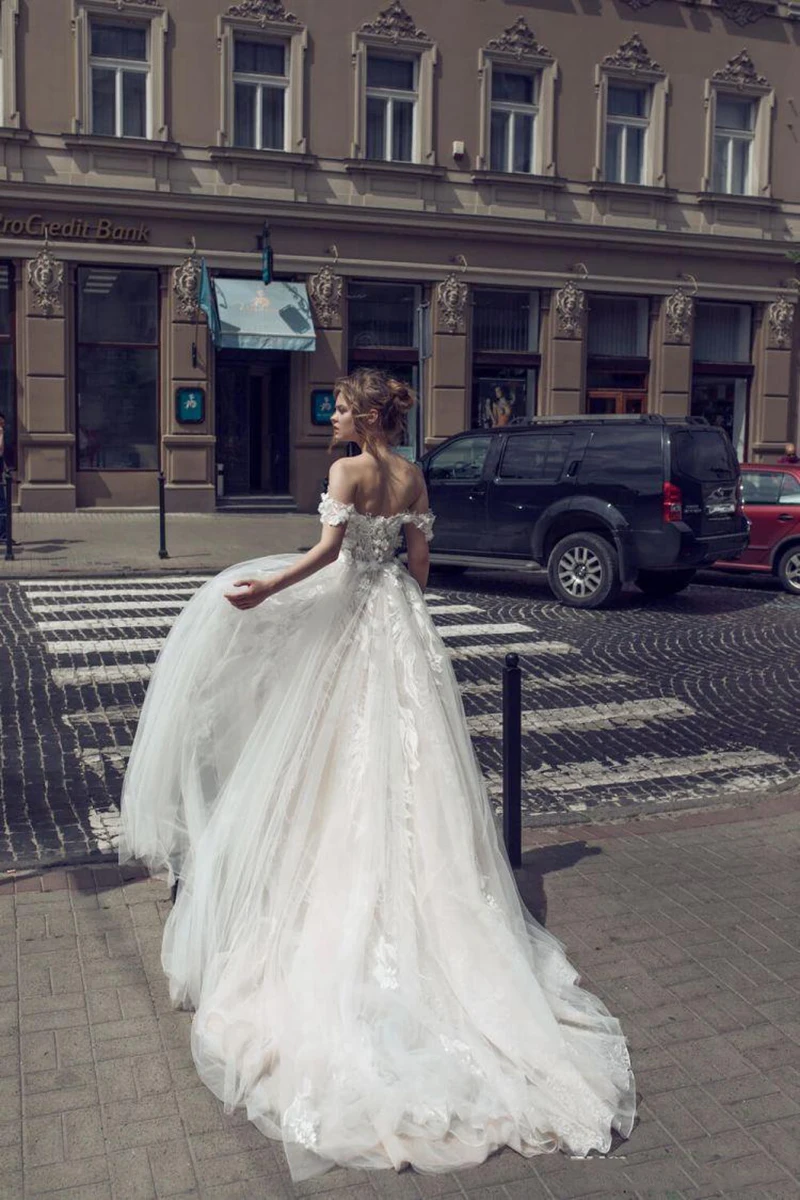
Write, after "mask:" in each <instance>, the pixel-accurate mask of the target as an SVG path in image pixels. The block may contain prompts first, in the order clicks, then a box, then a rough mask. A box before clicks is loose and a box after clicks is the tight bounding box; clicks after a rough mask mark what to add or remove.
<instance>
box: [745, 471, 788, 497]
mask: <svg viewBox="0 0 800 1200" xmlns="http://www.w3.org/2000/svg"><path fill="white" fill-rule="evenodd" d="M782 478H783V477H782V476H781V475H778V474H774V475H773V474H771V473H770V474H768V473H767V472H766V471H765V472H764V473H763V474H762V473H761V472H758V473H756V472H755V471H743V472H742V500H743V501H744V503H745V504H777V503H778V499H779V497H780V494H781V479H782Z"/></svg>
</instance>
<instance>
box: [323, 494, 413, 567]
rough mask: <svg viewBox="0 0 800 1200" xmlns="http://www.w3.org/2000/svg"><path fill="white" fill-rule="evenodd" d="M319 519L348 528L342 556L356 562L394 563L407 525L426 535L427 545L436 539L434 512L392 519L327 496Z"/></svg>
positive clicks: (396, 515) (399, 516)
mask: <svg viewBox="0 0 800 1200" xmlns="http://www.w3.org/2000/svg"><path fill="white" fill-rule="evenodd" d="M319 516H320V520H321V521H322V523H323V524H324V525H347V532H346V533H345V535H344V541H343V542H342V551H341V553H342V555H343V556H344V558H345V559H347V558H352V559H354V560H355V561H356V562H365V563H388V562H391V561H392V560H393V559H394V556H395V554H396V553H397V550H398V549H399V547H400V540H401V535H402V531H403V526H404V525H416V527H417V529H421V530H422V532H423V533H424V535H425V540H426V541H427V542H429V541H431V539H432V538H433V522H434V520H435V518H434V515H433V513H432V512H426V513H413V512H401V513H395V514H394V516H391V517H381V516H373V515H372V514H370V513H360V512H359V511H358V510H357V509H356V507H355V505H354V504H343V503H342V501H341V500H334V498H333V496H329V495H328V493H327V492H323V493H322V498H321V500H320V503H319Z"/></svg>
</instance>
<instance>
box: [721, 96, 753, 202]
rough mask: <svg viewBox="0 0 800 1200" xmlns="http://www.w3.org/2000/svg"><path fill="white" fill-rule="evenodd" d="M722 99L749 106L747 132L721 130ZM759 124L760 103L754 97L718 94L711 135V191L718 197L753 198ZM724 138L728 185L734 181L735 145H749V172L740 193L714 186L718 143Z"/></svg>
mask: <svg viewBox="0 0 800 1200" xmlns="http://www.w3.org/2000/svg"><path fill="white" fill-rule="evenodd" d="M722 99H725V100H737V101H739V102H741V103H744V104H747V105H749V107H750V112H751V117H752V120H751V126H750V128H749V129H746V130H738V129H728V128H725V129H724V130H722V129H721V127H720V125H719V123H718V120H717V113H718V112H719V101H720V100H722ZM757 123H758V103H757V102H756V101H755V100H754V99H753V97H752V96H735V95H734V94H733V93H731V92H722V91H718V92H716V94H715V97H714V129H713V132H712V135H711V136H712V139H713V140H712V146H711V191H712V192H714V193H715V194H716V195H719V196H751V195H753V190H752V189H753V183H754V180H755V171H754V166H755V146H756V125H757ZM723 138H724V139H725V141H726V142H727V143H728V162H727V166H726V171H725V174H726V176H727V179H726V183H728V184H730V183H731V181H732V180H731V177H732V173H733V157H732V155H731V153H730V151H731V148H732V146H733V144H734V143H745V144H746V145H747V148H748V154H747V172H746V176H745V186H744V188H743V190H742V191H738V190H736V189H735V188H733V187H730V186H728V187H724V188H718V187H715V186H714V184H715V178H714V176H715V164H716V157H717V142H718V141H720V140H722V139H723Z"/></svg>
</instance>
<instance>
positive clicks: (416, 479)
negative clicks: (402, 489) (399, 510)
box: [408, 463, 428, 512]
mask: <svg viewBox="0 0 800 1200" xmlns="http://www.w3.org/2000/svg"><path fill="white" fill-rule="evenodd" d="M408 490H409V495H410V496H411V497H412V499H411V503H410V504H409V508H410V509H411V510H412V511H413V512H426V511H427V509H428V489H427V487H426V485H425V475H424V474H423V472H422V470H421V469H420V468H419V467H418V466H417V464H416V463H408Z"/></svg>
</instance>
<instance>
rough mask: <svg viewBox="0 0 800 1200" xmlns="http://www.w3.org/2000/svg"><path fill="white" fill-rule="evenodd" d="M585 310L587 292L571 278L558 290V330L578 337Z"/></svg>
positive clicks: (566, 335) (563, 333) (566, 334)
mask: <svg viewBox="0 0 800 1200" xmlns="http://www.w3.org/2000/svg"><path fill="white" fill-rule="evenodd" d="M585 311H586V293H585V292H584V291H582V290H581V288H579V287H576V285H575V284H574V283H573V282H572V280H571V279H570V281H569V282H568V283H565V284H564V286H563V287H562V288H560V289H559V290H558V291H557V292H556V331H557V332H558V333H560V334H561V335H562V336H565V337H578V336H579V335H580V333H581V330H582V328H583V314H584V313H585Z"/></svg>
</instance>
